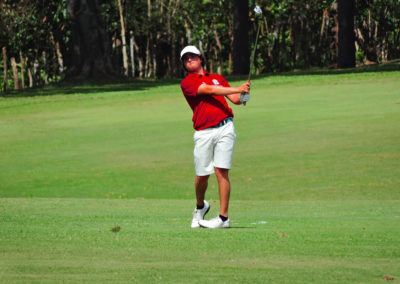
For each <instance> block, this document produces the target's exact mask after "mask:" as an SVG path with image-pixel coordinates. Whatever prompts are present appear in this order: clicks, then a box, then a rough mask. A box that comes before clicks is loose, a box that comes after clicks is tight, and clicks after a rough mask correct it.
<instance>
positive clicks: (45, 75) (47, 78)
mask: <svg viewBox="0 0 400 284" xmlns="http://www.w3.org/2000/svg"><path fill="white" fill-rule="evenodd" d="M42 57H43V66H44V83H45V85H48V84H49V66H48V65H47V57H46V51H43V52H42Z"/></svg>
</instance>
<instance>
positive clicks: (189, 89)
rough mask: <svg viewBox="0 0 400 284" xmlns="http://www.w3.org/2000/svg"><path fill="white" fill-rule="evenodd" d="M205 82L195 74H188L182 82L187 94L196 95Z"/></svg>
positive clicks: (183, 90) (183, 89)
mask: <svg viewBox="0 0 400 284" xmlns="http://www.w3.org/2000/svg"><path fill="white" fill-rule="evenodd" d="M201 84H203V82H202V80H199V79H198V78H196V77H195V76H188V77H186V78H185V79H184V80H183V81H182V82H181V88H182V92H183V94H184V95H185V96H192V97H194V96H196V95H197V91H198V89H199V87H200V85H201Z"/></svg>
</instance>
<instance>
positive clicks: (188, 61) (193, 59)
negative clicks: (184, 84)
mask: <svg viewBox="0 0 400 284" xmlns="http://www.w3.org/2000/svg"><path fill="white" fill-rule="evenodd" d="M183 64H184V65H185V68H186V70H187V71H188V72H197V71H199V70H200V69H201V68H203V67H202V66H201V59H200V56H198V55H196V54H193V53H187V54H185V55H184V56H183Z"/></svg>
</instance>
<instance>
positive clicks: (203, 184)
mask: <svg viewBox="0 0 400 284" xmlns="http://www.w3.org/2000/svg"><path fill="white" fill-rule="evenodd" d="M209 177H210V176H209V175H207V176H196V179H195V182H194V186H195V190H196V201H197V204H196V205H197V206H199V207H202V206H203V205H204V197H205V194H206V190H207V186H208V178H209Z"/></svg>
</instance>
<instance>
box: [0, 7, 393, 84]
mask: <svg viewBox="0 0 400 284" xmlns="http://www.w3.org/2000/svg"><path fill="white" fill-rule="evenodd" d="M83 3H86V4H83ZM248 3H249V15H250V17H249V22H250V24H249V26H248V27H249V28H248V29H249V30H248V32H249V42H250V45H252V44H254V38H255V33H256V29H257V24H258V21H259V22H260V24H261V27H262V28H261V36H260V40H259V43H258V48H257V54H256V57H255V58H256V64H255V67H254V70H253V72H255V73H257V74H259V73H266V72H276V71H284V70H293V69H302V68H309V67H315V66H318V67H335V66H336V62H337V56H338V52H337V39H336V40H335V38H336V37H337V6H336V2H335V1H327V0H312V1H311V0H310V1H294V0H285V1H278V0H260V1H252V0H251V1H248ZM255 4H258V5H259V6H260V7H261V8H262V10H263V16H262V18H260V19H258V20H257V19H255V18H254V14H253V12H252V7H253V6H254V5H255ZM0 7H1V9H0V21H1V22H0V26H1V29H0V47H5V48H6V51H7V57H8V58H12V57H14V58H15V59H16V64H17V65H18V68H19V70H21V69H22V70H24V72H26V73H27V74H28V76H27V75H25V77H24V78H20V80H21V79H22V81H25V85H26V86H28V85H30V86H32V85H43V84H48V83H49V82H54V81H59V80H60V79H62V78H64V76H65V74H67V75H68V74H71V75H74V76H75V75H82V76H83V75H85V76H86V75H88V74H89V75H90V72H95V71H96V70H97V69H96V68H94V67H93V65H94V66H99V68H98V69H101V68H102V70H103V71H107V72H111V71H110V70H112V72H111V73H112V74H114V75H118V74H125V75H126V76H130V77H141V78H161V77H179V76H181V75H182V70H181V68H180V62H179V58H178V54H179V51H180V50H181V48H182V47H183V46H185V45H186V44H194V45H197V46H199V47H200V49H201V50H202V51H203V52H204V54H205V56H206V59H207V68H208V70H210V71H211V72H219V73H222V74H231V73H232V72H233V68H232V60H233V59H232V51H233V42H234V38H233V35H234V25H235V22H234V8H235V7H234V1H225V0H203V1H182V0H169V1H166V0H147V1H144V0H135V1H121V0H119V1H117V0H115V1H100V0H91V1H83V2H82V3H81V1H78V0H71V1H67V0H62V1H57V2H54V1H43V0H40V1H39V0H25V1H11V0H2V1H1V3H0ZM120 12H121V14H120ZM96 13H98V14H96ZM88 15H89V16H88ZM90 15H91V16H90ZM121 15H122V16H121ZM354 19H355V27H354V33H355V35H356V57H357V60H358V63H359V64H370V63H381V62H386V61H390V60H393V59H396V58H399V57H400V36H399V34H400V32H399V31H400V3H399V1H396V0H389V1H387V0H385V1H383V0H374V1H372V0H357V1H355V11H354ZM88 23H91V25H94V26H95V27H96V29H94V30H93V31H89V32H88V31H86V32H85V29H84V28H83V27H84V26H85V25H87V24H88ZM122 30H123V31H122ZM95 35H96V36H97V37H95ZM91 37H95V38H93V39H91ZM85 40H87V41H85ZM85 45H88V46H89V47H90V48H86V51H85V52H84V50H85V49H84V48H83V47H84V46H85ZM94 47H101V48H100V51H99V52H97V51H95V50H97V49H99V48H96V49H95V48H94ZM250 48H253V46H250ZM124 49H125V51H124ZM77 50H78V51H79V50H80V52H78V53H77V52H76V51H77ZM124 52H126V54H127V56H128V57H129V56H130V55H131V54H133V57H132V58H130V59H128V58H127V57H124V56H123V55H124ZM243 53H246V52H245V50H243ZM104 58H105V59H104ZM88 59H91V61H89V62H87V60H88ZM100 59H104V60H103V61H102V62H101V64H100V63H98V60H100ZM96 60H97V61H96ZM7 62H8V63H7V65H8V70H9V71H8V80H7V81H8V82H5V83H4V82H3V84H1V88H2V90H4V88H5V85H7V86H8V87H9V88H12V84H13V81H12V80H11V79H12V76H13V75H12V70H11V64H10V63H9V61H7ZM0 64H1V65H3V67H4V60H3V58H2V61H1V63H0ZM85 66H86V67H85ZM92 68H94V69H95V70H94V71H93V70H92ZM109 69H110V70H109ZM20 73H21V72H20ZM29 73H31V74H30V75H29ZM0 76H2V77H0V79H1V80H2V81H4V75H3V73H2V74H1V75H0ZM19 76H20V77H21V74H20V75H19ZM29 77H32V80H31V81H32V82H31V81H30V78H29ZM28 81H29V82H28Z"/></svg>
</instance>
